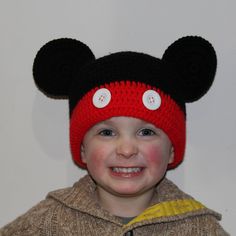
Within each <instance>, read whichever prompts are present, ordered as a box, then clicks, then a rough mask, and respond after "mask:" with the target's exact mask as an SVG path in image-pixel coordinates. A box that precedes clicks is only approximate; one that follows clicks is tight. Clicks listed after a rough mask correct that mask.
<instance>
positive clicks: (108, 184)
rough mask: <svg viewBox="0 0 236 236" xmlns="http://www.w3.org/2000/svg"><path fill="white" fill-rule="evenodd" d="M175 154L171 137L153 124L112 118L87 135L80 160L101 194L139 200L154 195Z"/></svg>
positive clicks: (131, 119) (133, 119) (128, 118)
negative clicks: (139, 197) (146, 195)
mask: <svg viewBox="0 0 236 236" xmlns="http://www.w3.org/2000/svg"><path fill="white" fill-rule="evenodd" d="M173 156H174V151H173V147H172V144H171V142H170V140H169V138H168V136H167V135H166V134H165V133H164V132H163V131H162V130H160V129H158V128H157V127H155V126H154V125H153V124H151V123H147V122H145V121H143V120H140V119H136V118H131V117H113V118H111V119H108V120H106V121H103V122H101V123H98V124H96V125H95V126H94V127H92V128H91V129H90V130H89V131H88V132H87V133H86V135H85V137H84V140H83V144H82V147H81V157H82V160H83V162H85V163H86V164H87V169H88V172H89V173H90V175H91V176H92V177H93V179H94V180H95V182H96V183H97V188H98V191H99V190H102V191H103V192H104V191H105V192H107V193H110V194H112V195H116V196H127V197H129V196H139V195H142V194H144V193H145V192H147V191H153V188H154V187H155V185H156V184H157V183H158V182H159V181H160V180H161V179H162V177H163V176H164V174H165V172H166V169H167V165H168V163H170V162H171V161H172V160H173Z"/></svg>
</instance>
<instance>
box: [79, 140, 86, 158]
mask: <svg viewBox="0 0 236 236" xmlns="http://www.w3.org/2000/svg"><path fill="white" fill-rule="evenodd" d="M80 155H81V160H82V162H84V163H86V157H85V150H84V145H83V144H81V147H80Z"/></svg>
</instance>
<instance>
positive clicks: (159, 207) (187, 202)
mask: <svg viewBox="0 0 236 236" xmlns="http://www.w3.org/2000/svg"><path fill="white" fill-rule="evenodd" d="M203 208H205V206H204V205H202V204H201V203H200V202H198V201H195V200H193V199H183V200H175V201H167V202H162V203H159V204H156V205H154V206H151V207H149V208H147V209H146V210H145V211H144V212H143V213H141V214H140V215H138V216H137V217H135V218H134V219H133V220H131V221H130V222H129V223H128V224H126V225H125V226H124V227H128V226H130V225H132V224H135V223H137V222H140V221H143V220H151V219H153V218H160V217H167V216H176V215H180V214H184V213H187V212H191V211H197V210H199V209H203Z"/></svg>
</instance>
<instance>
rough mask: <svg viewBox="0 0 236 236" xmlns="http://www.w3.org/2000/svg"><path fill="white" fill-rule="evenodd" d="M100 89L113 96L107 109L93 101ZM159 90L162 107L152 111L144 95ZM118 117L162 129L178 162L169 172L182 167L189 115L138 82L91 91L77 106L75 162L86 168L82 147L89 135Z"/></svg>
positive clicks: (73, 121)
mask: <svg viewBox="0 0 236 236" xmlns="http://www.w3.org/2000/svg"><path fill="white" fill-rule="evenodd" d="M100 88H107V89H108V90H109V91H110V92H111V101H110V103H109V104H108V105H107V106H106V107H104V108H96V107H95V106H94V105H93V102H92V98H93V95H94V93H95V92H96V91H97V90H98V89H100ZM149 89H152V90H155V91H157V92H158V93H159V95H160V97H161V106H160V107H159V108H158V109H157V110H148V109H147V108H146V107H145V106H144V104H143V102H142V96H143V93H144V92H145V91H147V90H149ZM116 116H129V117H134V118H139V119H142V120H145V121H147V122H149V123H152V124H154V125H155V126H156V127H158V128H160V129H162V130H163V131H164V132H165V133H166V134H167V135H168V137H169V138H170V140H171V142H172V144H173V146H174V150H175V156H174V162H173V163H171V164H169V166H168V168H169V169H170V168H174V167H176V166H177V165H178V164H180V163H181V161H182V160H183V156H184V151H185V142H186V127H185V123H186V122H185V115H184V113H183V111H182V110H181V109H180V107H179V106H178V105H177V103H176V102H175V101H174V100H173V99H172V98H171V97H170V96H169V95H166V94H164V93H163V92H162V91H161V90H159V89H156V88H152V87H151V86H149V85H146V84H143V83H136V82H130V81H126V82H123V81H122V82H115V83H110V84H106V85H104V86H100V87H99V88H95V89H93V90H91V91H89V92H88V93H87V94H86V95H85V96H84V97H83V98H82V99H81V100H80V101H79V102H78V104H77V105H76V107H75V109H74V111H73V113H72V116H71V120H70V145H71V152H72V156H73V159H74V161H75V162H76V163H77V164H78V165H79V166H80V167H82V168H86V164H84V163H83V162H82V160H81V157H80V146H81V143H82V140H83V137H84V135H85V133H86V132H87V131H88V130H89V129H90V128H91V127H92V126H94V125H95V124H97V123H99V122H101V121H104V120H107V119H109V118H111V117H116Z"/></svg>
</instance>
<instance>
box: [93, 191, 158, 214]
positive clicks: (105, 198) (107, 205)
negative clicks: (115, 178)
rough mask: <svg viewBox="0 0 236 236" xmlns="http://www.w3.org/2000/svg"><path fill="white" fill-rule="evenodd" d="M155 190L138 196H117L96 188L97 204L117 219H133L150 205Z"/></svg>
mask: <svg viewBox="0 0 236 236" xmlns="http://www.w3.org/2000/svg"><path fill="white" fill-rule="evenodd" d="M154 192H155V189H154V188H153V189H151V190H149V191H147V192H145V193H143V194H141V195H138V196H119V195H114V194H112V193H109V192H107V191H106V190H104V189H102V188H100V187H98V188H97V200H98V202H99V204H100V205H101V206H102V207H103V208H104V209H105V210H107V211H108V212H110V213H111V214H112V215H115V216H119V217H135V216H137V215H139V214H140V213H141V212H143V211H144V210H145V209H146V208H147V207H148V206H149V205H150V203H151V201H152V198H153V195H154Z"/></svg>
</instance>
